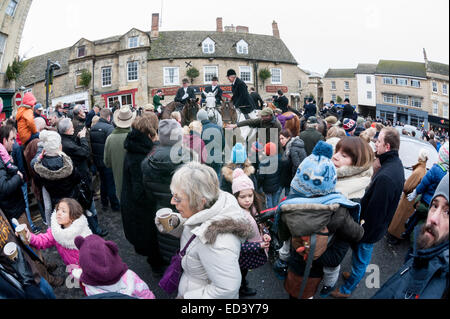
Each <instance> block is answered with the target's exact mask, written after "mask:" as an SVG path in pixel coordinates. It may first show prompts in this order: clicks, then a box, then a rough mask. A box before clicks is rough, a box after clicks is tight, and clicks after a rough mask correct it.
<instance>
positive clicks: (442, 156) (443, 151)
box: [439, 142, 448, 166]
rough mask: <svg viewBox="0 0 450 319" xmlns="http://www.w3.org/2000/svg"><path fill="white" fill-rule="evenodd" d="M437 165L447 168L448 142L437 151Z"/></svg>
mask: <svg viewBox="0 0 450 319" xmlns="http://www.w3.org/2000/svg"><path fill="white" fill-rule="evenodd" d="M439 164H444V165H447V166H448V142H446V143H445V144H444V145H442V146H441V148H440V149H439Z"/></svg>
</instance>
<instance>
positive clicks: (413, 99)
mask: <svg viewBox="0 0 450 319" xmlns="http://www.w3.org/2000/svg"><path fill="white" fill-rule="evenodd" d="M416 102H418V103H417V104H416ZM411 106H412V107H420V108H421V107H422V99H420V98H417V97H411Z"/></svg>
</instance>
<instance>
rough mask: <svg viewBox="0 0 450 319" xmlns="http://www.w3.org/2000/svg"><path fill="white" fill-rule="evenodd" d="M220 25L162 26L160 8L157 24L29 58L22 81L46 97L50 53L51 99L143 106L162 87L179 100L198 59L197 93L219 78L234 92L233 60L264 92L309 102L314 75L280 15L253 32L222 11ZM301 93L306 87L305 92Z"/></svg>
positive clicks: (39, 96)
mask: <svg viewBox="0 0 450 319" xmlns="http://www.w3.org/2000/svg"><path fill="white" fill-rule="evenodd" d="M216 21H217V24H216V30H215V31H160V30H159V15H158V14H153V15H152V28H151V31H150V32H144V31H141V30H138V29H135V28H133V29H131V30H130V31H128V32H127V33H125V34H123V35H120V36H113V37H110V38H106V39H102V40H98V41H90V40H88V39H84V38H83V39H80V40H79V41H78V42H77V43H75V44H74V45H73V46H72V47H69V48H65V49H61V50H58V51H54V52H50V53H48V54H45V55H42V56H39V57H35V58H32V59H30V60H29V61H27V67H26V70H25V71H24V72H23V73H22V74H21V76H20V79H19V81H18V82H20V85H23V86H25V87H26V88H27V89H29V90H32V91H33V93H34V94H35V96H36V97H37V99H38V100H39V101H44V100H45V87H44V82H45V72H44V71H45V66H46V61H47V59H49V58H50V59H51V60H52V61H58V62H59V63H60V64H61V69H60V70H58V71H56V73H55V77H54V84H53V88H52V92H51V95H50V97H51V105H56V104H57V103H58V102H63V103H80V104H84V105H86V106H87V107H88V108H90V107H91V106H92V105H93V103H94V104H97V105H99V106H107V107H111V106H112V104H113V103H114V102H117V101H118V102H119V103H120V104H121V105H125V104H126V105H133V106H134V107H140V106H143V105H145V104H147V103H149V102H150V103H151V101H152V100H153V95H154V94H155V93H156V91H157V90H158V89H162V90H163V92H164V95H165V100H164V103H165V104H167V103H169V102H171V101H173V99H174V97H175V94H176V91H177V89H178V88H179V87H180V86H181V82H182V80H183V79H184V78H188V76H187V75H186V72H187V70H189V69H190V68H192V67H195V68H196V69H197V70H198V71H199V73H200V74H199V76H198V77H197V78H195V79H193V81H192V86H193V87H194V88H195V89H196V92H197V94H200V92H201V90H202V89H203V88H204V87H205V86H206V85H208V84H210V83H211V79H212V77H213V76H217V77H218V78H219V82H220V85H222V88H223V89H224V92H225V93H231V84H230V83H227V82H228V80H227V78H226V72H227V70H228V69H230V68H233V69H235V70H236V72H237V73H238V76H239V77H240V78H241V79H243V80H244V81H245V82H246V83H247V85H248V86H249V88H250V87H255V88H256V89H257V90H258V91H259V93H260V94H261V96H262V98H263V99H266V98H270V97H272V96H273V95H276V92H277V91H278V90H282V91H283V92H284V93H285V94H286V96H288V98H290V100H291V104H292V105H299V106H300V105H301V103H300V102H299V101H300V97H301V94H308V93H309V92H306V90H305V89H304V88H303V90H302V88H301V85H302V83H303V84H306V83H308V86H307V87H308V90H311V91H313V90H314V89H315V88H314V87H312V86H311V85H310V79H309V75H308V74H307V73H306V72H305V71H303V70H302V69H300V68H299V67H298V63H297V61H296V60H295V58H294V57H293V56H292V54H291V53H290V51H289V49H288V48H287V47H286V45H285V44H284V42H283V41H282V40H281V39H280V33H279V30H278V25H277V23H276V22H273V24H272V27H273V35H270V36H269V35H258V34H251V33H249V28H248V27H244V26H236V27H234V26H226V27H225V28H223V22H222V18H217V20H216ZM264 68H267V69H269V70H270V71H271V78H269V79H267V80H266V81H265V82H264V83H262V81H261V79H260V78H259V76H258V74H259V72H260V70H261V69H264ZM83 72H85V73H86V72H89V73H90V74H91V78H92V79H91V82H90V83H89V85H88V86H83V83H82V81H81V74H82V73H83ZM300 93H301V94H300Z"/></svg>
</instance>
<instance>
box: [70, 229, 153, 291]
mask: <svg viewBox="0 0 450 319" xmlns="http://www.w3.org/2000/svg"><path fill="white" fill-rule="evenodd" d="M75 245H76V246H77V247H78V249H79V250H80V267H81V269H75V270H73V271H72V275H73V276H74V277H75V278H76V279H78V280H80V282H81V283H82V286H83V290H84V292H85V294H86V296H92V295H98V294H103V293H119V294H123V295H127V296H130V297H135V298H138V299H155V295H154V294H153V293H152V292H151V290H150V289H149V288H148V286H147V284H146V283H145V282H143V281H142V280H141V278H139V276H138V275H137V274H136V273H134V272H133V271H131V270H130V269H128V266H127V265H126V264H125V263H124V262H123V261H122V259H121V258H120V256H119V249H118V247H117V245H116V243H115V242H113V241H105V240H104V239H103V238H101V237H100V236H97V235H91V236H88V237H86V238H83V237H81V236H79V237H77V238H75Z"/></svg>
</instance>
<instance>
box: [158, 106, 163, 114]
mask: <svg viewBox="0 0 450 319" xmlns="http://www.w3.org/2000/svg"><path fill="white" fill-rule="evenodd" d="M157 111H158V113H159V114H161V113H162V110H161V106H158V110H157Z"/></svg>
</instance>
